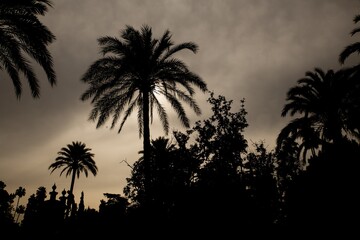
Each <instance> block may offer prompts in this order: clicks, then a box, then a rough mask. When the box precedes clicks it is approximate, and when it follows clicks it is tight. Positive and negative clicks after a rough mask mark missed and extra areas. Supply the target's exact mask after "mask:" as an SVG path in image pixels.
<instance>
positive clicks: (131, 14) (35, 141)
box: [0, 0, 360, 209]
mask: <svg viewBox="0 0 360 240" xmlns="http://www.w3.org/2000/svg"><path fill="white" fill-rule="evenodd" d="M53 2H54V6H53V8H51V9H49V12H48V13H47V15H46V16H45V17H42V18H41V20H42V21H43V23H44V24H45V25H46V26H48V27H49V29H50V30H51V31H52V32H53V33H54V35H56V38H57V39H56V41H55V42H54V43H53V44H52V45H51V46H50V50H51V53H52V55H53V58H54V64H55V70H56V74H57V79H58V83H57V85H56V86H55V87H53V88H51V87H50V86H49V84H48V82H47V80H46V78H45V75H44V73H43V72H42V70H41V69H40V68H39V67H38V66H36V65H34V66H35V67H36V69H37V74H38V76H39V78H41V97H40V99H37V100H34V99H32V98H31V97H30V94H29V89H28V86H27V85H26V83H25V82H24V93H23V95H22V97H21V99H20V100H17V99H16V96H15V92H14V89H13V86H12V83H11V81H10V80H9V78H8V77H7V75H6V74H5V73H4V72H0V180H1V181H3V182H5V184H6V185H7V187H6V189H7V190H8V191H9V192H14V191H15V190H16V188H18V187H19V186H22V187H24V188H25V189H26V196H25V197H24V199H23V200H22V204H26V203H27V199H28V197H29V196H30V195H31V194H33V193H35V192H36V190H37V189H38V187H40V186H44V187H45V188H46V189H47V192H50V191H51V187H52V185H53V184H54V183H55V184H56V185H57V187H58V188H57V190H58V191H59V192H61V191H62V190H63V189H68V188H69V186H70V178H69V177H68V178H66V177H65V175H63V176H61V177H60V176H59V174H60V171H55V172H53V173H52V174H50V171H49V170H48V166H49V165H50V164H51V163H52V162H53V161H54V160H55V158H56V156H57V152H58V151H59V150H60V149H61V148H62V147H65V146H66V145H67V144H69V143H71V142H72V141H81V142H84V143H85V144H86V145H87V147H89V148H91V149H92V152H93V153H94V154H95V161H96V163H97V166H98V168H99V172H98V175H97V176H96V177H94V176H92V175H89V176H88V178H86V177H85V176H84V175H82V176H81V177H80V179H77V180H76V182H75V189H74V193H75V197H76V199H77V200H76V201H78V199H79V198H80V192H81V191H84V194H85V206H89V207H92V208H95V209H97V208H98V206H99V203H100V200H101V199H105V198H104V196H103V193H120V194H122V190H123V187H124V186H125V184H126V177H129V176H130V168H129V166H127V165H126V164H125V163H124V162H121V161H122V160H126V161H127V162H128V163H129V164H132V163H134V162H135V161H136V160H137V159H138V158H139V157H140V155H139V154H138V151H140V150H141V148H142V140H141V139H139V135H138V129H137V121H136V119H135V116H134V117H133V118H131V119H129V120H128V121H127V122H126V124H125V125H124V128H123V131H122V132H121V133H120V134H118V133H117V129H113V130H110V129H109V128H108V127H107V125H109V124H107V125H105V126H104V127H101V128H99V129H96V127H95V123H94V122H90V121H88V115H89V112H90V110H91V105H90V103H89V102H82V101H80V95H81V94H82V93H83V92H84V91H85V89H86V87H87V86H86V85H85V84H84V83H82V82H80V78H81V76H82V74H83V73H84V72H85V71H86V70H87V68H88V67H89V66H90V64H91V63H93V62H94V61H95V60H97V59H98V58H99V57H100V54H99V45H98V44H97V38H99V37H102V36H114V37H115V36H116V37H118V36H119V32H120V31H121V30H122V29H123V28H124V27H125V26H126V25H131V26H133V27H135V28H137V29H139V28H140V27H141V26H142V25H143V24H147V25H149V26H151V27H152V30H153V33H154V37H156V38H158V37H160V36H161V34H163V33H164V31H165V30H166V29H168V30H170V31H171V33H172V39H173V41H174V42H175V43H181V42H188V41H193V42H195V43H197V44H198V45H199V52H198V53H197V54H192V53H190V52H183V53H181V54H180V55H178V57H179V58H181V59H182V60H183V61H185V62H186V63H187V64H188V66H189V68H190V69H191V70H192V71H194V72H196V73H197V74H199V75H200V76H201V77H202V78H203V80H204V81H206V82H207V84H208V88H209V90H211V91H213V92H214V93H215V94H216V95H223V96H225V97H226V98H227V99H228V100H230V99H231V100H233V101H234V104H233V111H237V110H238V109H239V108H238V107H239V102H240V99H242V98H245V109H246V110H247V112H248V115H247V120H248V123H249V127H248V128H247V129H245V137H246V138H247V140H248V141H249V143H251V141H252V142H256V141H259V140H264V141H265V142H266V143H267V145H268V148H269V149H271V148H272V147H273V146H274V141H275V138H276V136H277V134H278V133H279V131H280V130H281V128H282V127H283V126H284V125H285V124H286V123H287V121H288V120H289V119H283V118H281V116H280V112H281V109H282V107H283V105H284V104H285V97H286V92H287V90H288V89H289V87H291V86H294V84H295V83H296V80H298V79H299V78H301V77H303V76H304V74H305V72H306V71H309V70H313V69H314V67H320V68H322V69H324V70H327V69H330V68H331V69H338V68H340V67H341V66H340V64H339V63H338V60H337V59H338V55H339V53H340V52H341V51H342V49H343V48H344V47H345V46H347V45H348V44H350V43H352V42H355V41H358V39H356V37H355V36H354V37H351V36H350V35H349V32H350V31H351V30H352V29H353V28H354V27H356V25H355V24H354V23H353V21H352V20H353V17H354V16H355V15H356V14H358V13H360V1H358V0H302V1H298V0H271V1H270V0H151V1H150V0H148V1H145V0H106V1H98V0H86V1H85V0H77V1H72V0H61V1H53ZM351 61H355V60H352V59H350V63H351ZM208 97H209V96H208V95H205V94H203V93H201V92H200V91H199V92H197V94H196V96H195V98H196V100H197V102H198V103H199V104H200V105H201V106H202V109H203V114H202V115H201V116H196V115H193V113H192V112H191V111H188V112H187V113H188V115H189V117H190V120H191V123H194V122H195V121H197V120H202V119H206V118H207V117H209V116H210V114H211V111H210V110H209V109H210V106H209V105H208V103H207V102H206V99H207V98H208ZM167 110H168V114H169V115H170V116H173V115H174V113H173V112H172V110H171V109H167ZM170 126H171V129H172V130H180V131H182V130H185V129H184V128H183V127H182V126H181V125H180V124H179V121H178V120H177V119H176V118H171V122H170ZM151 131H152V138H156V137H158V136H163V135H164V133H163V132H162V128H161V126H160V125H159V124H158V122H156V121H155V122H154V123H153V124H152V125H151ZM169 138H171V136H169Z"/></svg>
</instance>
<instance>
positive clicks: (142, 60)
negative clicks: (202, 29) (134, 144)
mask: <svg viewBox="0 0 360 240" xmlns="http://www.w3.org/2000/svg"><path fill="white" fill-rule="evenodd" d="M120 37H121V39H119V38H116V37H110V36H106V37H101V38H99V39H98V43H99V45H100V47H101V52H102V53H103V55H104V56H103V57H102V58H100V59H99V60H97V61H95V62H94V63H93V64H92V65H91V66H90V67H89V69H88V70H87V71H86V73H85V74H84V75H83V77H82V81H83V82H85V83H87V84H88V85H89V88H88V89H87V90H86V91H85V92H84V93H83V94H82V96H81V99H82V100H83V101H85V100H88V99H92V100H91V103H92V104H93V109H92V111H91V113H90V117H89V119H90V120H93V121H95V120H97V127H100V126H102V125H103V124H105V122H106V121H107V120H108V119H109V118H111V117H112V119H113V120H112V124H111V128H113V127H115V125H116V123H117V121H118V120H119V118H120V115H121V114H124V115H123V117H122V122H121V124H120V127H119V130H118V132H120V131H121V129H122V127H123V125H124V123H125V121H126V120H127V119H128V117H129V116H130V115H131V113H132V112H133V111H134V110H135V109H136V108H137V109H138V113H137V116H138V124H139V136H140V137H141V136H142V137H143V154H144V162H145V165H146V167H145V169H147V170H146V175H149V173H148V170H149V166H147V165H148V164H149V161H150V148H151V141H150V127H149V124H150V120H151V121H152V116H153V108H154V107H155V108H156V110H157V112H158V114H159V117H160V121H161V122H162V125H163V128H164V130H165V133H166V134H167V133H168V129H169V123H168V117H167V114H166V111H165V108H164V106H163V105H162V103H160V101H159V98H158V97H159V96H160V95H162V96H164V97H165V99H166V100H167V101H169V102H170V104H171V106H172V107H173V108H174V109H175V111H176V113H177V114H178V117H179V119H180V121H181V123H182V124H184V126H185V127H189V119H188V117H187V116H186V113H185V109H184V108H183V106H182V103H181V101H183V102H185V103H186V104H188V105H189V106H190V107H191V108H192V109H193V110H194V111H195V113H196V114H200V113H201V110H200V108H199V107H198V105H197V103H196V102H195V100H194V99H193V95H194V93H195V91H194V89H193V86H195V87H198V88H200V89H201V90H202V91H206V90H207V86H206V84H205V82H204V81H203V80H202V79H201V78H200V77H199V76H198V75H197V74H195V73H193V72H191V71H190V70H189V69H188V67H187V66H186V64H185V63H184V62H183V61H181V60H180V59H177V58H175V57H174V54H175V53H177V52H179V51H181V50H190V51H192V52H193V53H196V52H197V50H198V46H197V45H196V44H195V43H193V42H185V43H180V44H176V45H174V43H173V42H172V41H171V37H172V36H171V33H170V31H168V30H167V31H165V32H164V34H163V35H162V37H161V38H160V39H156V38H153V35H152V29H151V28H150V27H149V26H147V25H144V26H143V27H142V28H141V30H136V29H134V28H133V27H131V26H126V28H125V29H123V30H122V31H121V35H120Z"/></svg>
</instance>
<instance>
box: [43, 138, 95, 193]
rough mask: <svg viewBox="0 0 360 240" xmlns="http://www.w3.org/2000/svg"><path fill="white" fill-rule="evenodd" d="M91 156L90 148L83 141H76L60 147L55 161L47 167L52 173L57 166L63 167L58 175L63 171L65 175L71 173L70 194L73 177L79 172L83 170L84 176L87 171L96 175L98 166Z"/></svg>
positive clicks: (73, 182) (92, 155)
mask: <svg viewBox="0 0 360 240" xmlns="http://www.w3.org/2000/svg"><path fill="white" fill-rule="evenodd" d="M93 158H94V154H93V153H91V149H90V148H87V147H86V145H85V143H82V142H79V141H76V142H72V143H71V144H67V147H63V148H61V150H60V151H59V152H58V157H57V158H56V159H55V162H54V163H52V164H51V165H50V166H49V169H52V170H51V173H52V172H53V171H55V170H56V169H58V168H63V169H62V171H61V172H60V176H61V175H62V173H63V172H66V176H69V175H70V174H71V185H70V190H69V194H72V193H73V189H74V184H75V177H76V176H77V178H79V177H80V173H81V172H84V174H85V176H86V177H87V176H88V171H90V172H91V173H92V174H93V175H94V176H96V174H97V172H98V168H97V166H96V163H95V161H94V159H93Z"/></svg>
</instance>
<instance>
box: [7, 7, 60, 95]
mask: <svg viewBox="0 0 360 240" xmlns="http://www.w3.org/2000/svg"><path fill="white" fill-rule="evenodd" d="M51 6H52V3H51V1H49V0H1V2H0V70H5V71H6V72H7V73H8V75H9V76H10V78H11V80H12V82H13V85H14V88H15V93H16V96H17V98H20V97H21V93H22V83H21V79H20V76H19V74H20V73H22V74H23V75H24V76H25V78H26V79H27V81H28V83H29V86H30V89H31V94H32V97H33V98H38V97H39V96H40V86H39V79H38V78H37V76H36V74H35V72H34V70H33V68H32V66H31V64H30V62H29V60H28V59H27V58H26V56H25V55H24V54H27V56H29V57H31V58H32V59H34V60H35V61H36V62H37V63H38V64H39V65H40V66H41V67H42V68H43V69H44V71H45V73H46V75H47V78H48V81H49V83H50V84H51V86H53V85H55V84H56V76H55V71H54V69H53V59H52V56H51V54H50V52H49V51H48V49H47V46H48V45H49V44H50V43H52V42H53V41H54V40H55V36H54V35H53V34H52V33H51V31H50V30H49V29H48V28H47V27H46V26H45V25H43V24H42V23H41V21H40V20H39V19H38V15H42V16H43V15H45V13H46V12H47V11H48V7H51Z"/></svg>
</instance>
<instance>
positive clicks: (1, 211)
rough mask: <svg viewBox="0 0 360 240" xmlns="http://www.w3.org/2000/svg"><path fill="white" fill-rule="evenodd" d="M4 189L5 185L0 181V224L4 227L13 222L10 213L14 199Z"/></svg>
mask: <svg viewBox="0 0 360 240" xmlns="http://www.w3.org/2000/svg"><path fill="white" fill-rule="evenodd" d="M5 188H6V184H5V183H4V182H3V181H0V223H1V225H4V226H6V224H11V223H13V222H14V218H13V216H12V214H11V212H12V204H13V202H14V198H15V195H14V194H10V193H8V191H7V190H6V189H5Z"/></svg>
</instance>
